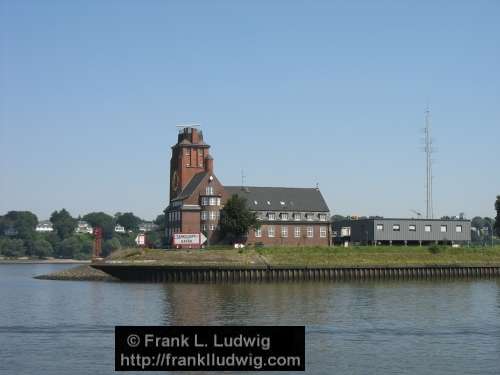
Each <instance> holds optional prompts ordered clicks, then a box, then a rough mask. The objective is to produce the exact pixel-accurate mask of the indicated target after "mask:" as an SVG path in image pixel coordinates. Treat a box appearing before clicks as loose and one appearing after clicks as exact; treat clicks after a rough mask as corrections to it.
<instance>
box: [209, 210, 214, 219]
mask: <svg viewBox="0 0 500 375" xmlns="http://www.w3.org/2000/svg"><path fill="white" fill-rule="evenodd" d="M209 213H210V215H209V217H210V220H215V217H216V214H215V211H209Z"/></svg>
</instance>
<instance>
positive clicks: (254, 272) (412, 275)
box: [90, 262, 500, 283]
mask: <svg viewBox="0 0 500 375" xmlns="http://www.w3.org/2000/svg"><path fill="white" fill-rule="evenodd" d="M90 267H92V268H95V269H97V270H100V271H103V272H105V273H107V274H109V275H112V276H113V277H115V278H116V279H118V280H120V281H133V282H148V283H177V282H181V283H241V282H243V283H247V282H296V281H379V280H399V281H408V280H453V279H466V280H471V279H496V278H499V277H500V265H498V264H497V265H491V264H490V265H475V266H463V265H447V266H445V265H425V266H409V265H405V266H354V267H349V266H340V267H339V266H305V265H302V266H297V265H294V266H276V265H274V266H271V265H267V266H263V265H253V266H249V265H245V266H242V265H229V266H186V265H182V266H179V265H178V266H174V265H170V266H167V265H156V266H155V265H137V264H136V265H130V264H128V265H127V264H106V263H103V262H102V263H94V264H92V265H90Z"/></svg>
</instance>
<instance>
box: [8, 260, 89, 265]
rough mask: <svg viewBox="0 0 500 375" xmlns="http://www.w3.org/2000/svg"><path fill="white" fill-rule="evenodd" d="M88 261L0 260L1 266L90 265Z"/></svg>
mask: <svg viewBox="0 0 500 375" xmlns="http://www.w3.org/2000/svg"><path fill="white" fill-rule="evenodd" d="M90 263H91V261H90V260H79V259H0V265H1V264H90Z"/></svg>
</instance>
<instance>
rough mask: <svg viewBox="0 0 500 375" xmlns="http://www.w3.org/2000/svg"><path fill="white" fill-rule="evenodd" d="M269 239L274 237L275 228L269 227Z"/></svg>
mask: <svg viewBox="0 0 500 375" xmlns="http://www.w3.org/2000/svg"><path fill="white" fill-rule="evenodd" d="M267 237H274V226H273V225H271V226H268V227H267Z"/></svg>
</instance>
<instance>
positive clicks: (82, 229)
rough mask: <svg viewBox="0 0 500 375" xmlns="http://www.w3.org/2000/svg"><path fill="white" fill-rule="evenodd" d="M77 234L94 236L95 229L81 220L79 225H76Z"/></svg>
mask: <svg viewBox="0 0 500 375" xmlns="http://www.w3.org/2000/svg"><path fill="white" fill-rule="evenodd" d="M75 232H76V233H89V234H92V232H93V228H92V226H91V225H90V224H89V223H87V222H86V221H83V220H79V221H78V223H77V224H76V228H75Z"/></svg>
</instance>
